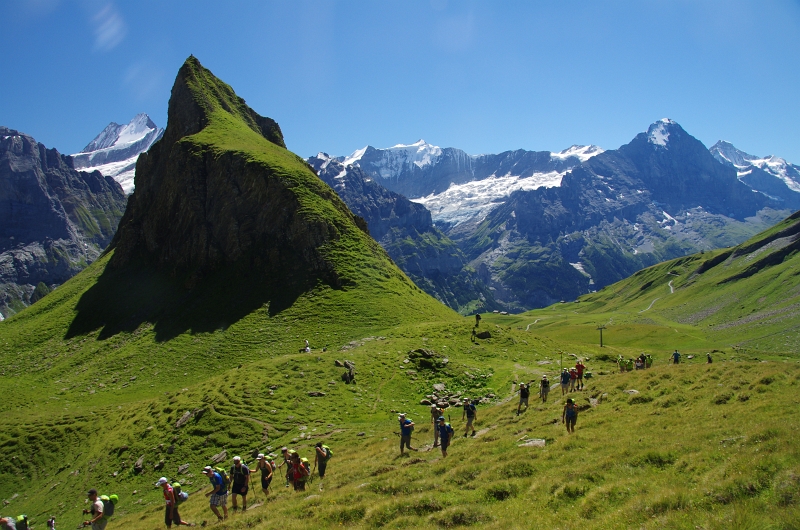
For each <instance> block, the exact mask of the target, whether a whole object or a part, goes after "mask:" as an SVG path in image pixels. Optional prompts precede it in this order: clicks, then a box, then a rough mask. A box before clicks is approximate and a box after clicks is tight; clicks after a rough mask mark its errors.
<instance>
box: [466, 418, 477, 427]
mask: <svg viewBox="0 0 800 530" xmlns="http://www.w3.org/2000/svg"><path fill="white" fill-rule="evenodd" d="M473 421H475V418H467V427H472V422H473Z"/></svg>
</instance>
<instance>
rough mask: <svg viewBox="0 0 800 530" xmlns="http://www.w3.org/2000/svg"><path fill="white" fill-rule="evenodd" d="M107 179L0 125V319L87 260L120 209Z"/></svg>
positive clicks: (121, 202)
mask: <svg viewBox="0 0 800 530" xmlns="http://www.w3.org/2000/svg"><path fill="white" fill-rule="evenodd" d="M125 201H126V198H125V194H124V193H123V191H122V188H121V187H120V185H119V184H118V183H117V182H116V181H115V180H114V179H112V178H111V177H104V176H103V175H102V174H100V173H99V172H97V171H92V172H84V171H76V170H75V168H74V167H73V165H72V158H70V157H69V156H65V155H62V154H60V153H59V152H58V151H56V150H55V149H48V148H47V147H45V146H44V145H42V144H41V143H38V142H37V141H36V140H34V139H33V138H32V137H30V136H28V135H26V134H24V133H21V132H19V131H16V130H13V129H9V128H6V127H0V319H2V318H3V316H8V315H9V314H13V313H15V312H17V311H19V310H20V309H22V308H23V307H25V306H26V305H28V304H30V303H33V302H35V301H36V300H38V299H39V298H41V297H42V296H44V295H46V294H47V293H48V292H49V291H50V290H51V289H52V288H54V287H56V286H58V285H60V284H62V283H64V282H65V281H67V280H68V279H70V278H71V277H72V276H74V275H75V274H77V273H78V272H80V271H81V270H83V269H84V268H85V267H86V266H87V265H88V264H89V263H91V262H92V261H94V260H95V259H96V258H97V257H98V256H99V255H100V253H101V252H102V251H103V249H105V248H106V246H107V245H108V243H109V242H110V241H111V238H112V237H113V236H114V233H115V232H116V230H117V225H118V224H119V220H120V218H121V217H122V213H123V211H124V210H125Z"/></svg>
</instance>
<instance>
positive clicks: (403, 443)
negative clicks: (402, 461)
mask: <svg viewBox="0 0 800 530" xmlns="http://www.w3.org/2000/svg"><path fill="white" fill-rule="evenodd" d="M397 420H398V421H399V422H400V454H401V455H402V454H403V448H404V447H408V450H409V451H416V449H414V448H413V447H411V433H412V432H414V422H413V421H411V419H406V415H405V413H403V414H400V415H399V416H398V417H397Z"/></svg>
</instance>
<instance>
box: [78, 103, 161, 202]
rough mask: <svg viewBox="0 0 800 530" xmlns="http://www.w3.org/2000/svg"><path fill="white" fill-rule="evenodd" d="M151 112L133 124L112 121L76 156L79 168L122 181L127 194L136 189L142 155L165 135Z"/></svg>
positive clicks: (134, 120) (133, 120)
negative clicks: (137, 166) (138, 160)
mask: <svg viewBox="0 0 800 530" xmlns="http://www.w3.org/2000/svg"><path fill="white" fill-rule="evenodd" d="M163 134H164V129H160V128H158V127H157V126H156V124H155V123H153V121H152V120H151V119H150V116H148V115H147V114H144V113H142V114H137V115H136V116H135V117H134V118H133V119H132V120H131V121H130V122H129V123H127V124H125V125H120V124H118V123H113V122H112V123H109V124H108V125H107V126H106V128H105V129H103V131H102V132H101V133H100V134H98V135H97V136H96V137H95V139H94V140H92V141H91V142H89V144H88V145H87V146H86V147H85V148H84V149H83V151H81V152H80V153H75V154H74V155H72V160H73V164H74V166H75V169H78V170H81V171H99V172H100V173H102V174H103V175H104V176H107V177H112V178H114V180H116V181H117V182H119V183H120V185H121V186H122V189H123V190H125V193H128V194H130V193H132V192H133V177H134V172H135V169H136V160H137V159H138V158H139V154H141V153H143V152H144V151H147V150H148V149H150V146H151V145H153V144H154V143H155V142H156V141H157V140H158V139H159V138H161V135H163Z"/></svg>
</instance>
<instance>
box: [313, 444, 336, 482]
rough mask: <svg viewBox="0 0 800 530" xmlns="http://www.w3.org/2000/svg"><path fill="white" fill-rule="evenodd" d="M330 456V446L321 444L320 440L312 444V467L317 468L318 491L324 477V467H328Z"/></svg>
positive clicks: (331, 454)
mask: <svg viewBox="0 0 800 530" xmlns="http://www.w3.org/2000/svg"><path fill="white" fill-rule="evenodd" d="M332 456H333V453H332V452H331V448H330V447H328V446H327V445H322V442H317V445H315V446H314V469H318V470H319V489H320V491H321V490H322V480H323V479H324V478H325V469H326V468H327V467H328V460H330V459H331V457H332Z"/></svg>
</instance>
